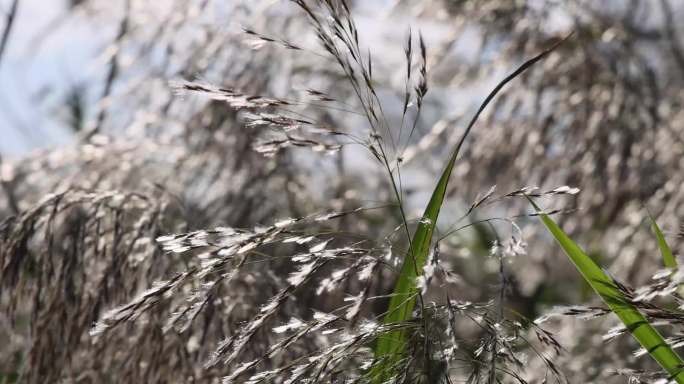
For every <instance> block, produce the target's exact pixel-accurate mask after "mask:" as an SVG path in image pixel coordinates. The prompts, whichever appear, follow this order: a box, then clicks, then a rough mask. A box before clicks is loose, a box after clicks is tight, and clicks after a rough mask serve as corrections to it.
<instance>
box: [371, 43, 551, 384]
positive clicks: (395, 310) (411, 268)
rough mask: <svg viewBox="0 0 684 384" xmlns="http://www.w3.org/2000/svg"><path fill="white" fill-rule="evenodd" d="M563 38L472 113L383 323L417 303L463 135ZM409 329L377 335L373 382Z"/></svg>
mask: <svg viewBox="0 0 684 384" xmlns="http://www.w3.org/2000/svg"><path fill="white" fill-rule="evenodd" d="M564 40H565V39H563V40H561V41H559V42H558V43H556V44H555V45H554V46H552V47H551V48H549V49H547V50H545V51H543V52H541V53H540V54H538V55H537V56H535V57H533V58H532V59H530V60H527V61H526V62H524V63H523V64H522V65H521V66H520V67H518V68H517V69H516V70H515V71H514V72H513V73H511V74H510V75H508V76H507V77H506V78H505V79H503V80H502V81H501V82H500V83H499V84H497V86H496V87H495V88H494V89H493V90H492V91H491V92H490V93H489V95H487V97H486V98H485V100H484V102H483V103H482V104H481V105H480V107H479V108H478V110H477V112H476V113H475V116H473V118H472V120H471V121H470V123H469V124H468V126H467V128H466V130H465V132H464V133H463V135H462V136H461V138H460V140H459V142H458V143H457V144H456V147H455V148H454V150H453V151H452V153H451V157H450V158H449V161H448V163H447V165H446V167H445V168H444V171H443V172H442V174H441V176H440V178H439V181H438V182H437V185H436V186H435V189H434V191H433V192H432V196H431V197H430V200H429V201H428V204H427V207H426V208H425V212H424V213H423V216H422V219H421V220H420V222H419V223H418V227H417V228H416V231H415V232H414V234H413V239H412V240H411V241H410V247H409V252H408V254H407V255H406V257H405V258H404V262H403V265H402V268H401V273H400V274H399V279H398V280H397V282H396V284H395V287H394V293H393V295H392V298H391V299H390V303H389V307H388V309H387V314H386V315H385V318H384V320H383V322H384V323H385V324H393V323H401V322H405V321H408V320H409V319H410V318H411V314H412V312H413V310H414V309H415V306H416V300H417V297H418V296H419V291H418V288H417V286H416V280H417V279H418V277H419V276H420V275H422V273H423V267H424V265H425V263H426V261H427V258H428V253H429V251H430V245H431V243H432V234H433V232H434V229H435V225H436V223H437V218H438V216H439V211H440V209H441V207H442V204H443V202H444V196H445V195H446V191H447V187H448V184H449V178H450V177H451V172H452V171H453V168H454V165H455V164H456V159H457V158H458V155H459V153H460V151H461V147H462V146H463V144H464V142H465V139H466V138H467V137H468V135H469V133H470V131H471V130H472V128H473V126H474V125H475V122H476V121H477V119H478V118H479V116H480V114H481V113H482V111H483V110H484V109H485V107H486V106H487V105H488V104H489V103H490V102H491V101H492V99H494V96H496V94H497V93H498V92H499V91H500V90H501V89H502V88H503V87H504V86H505V85H506V84H507V83H508V82H510V81H511V80H513V79H514V78H516V77H517V76H518V75H520V74H521V73H523V72H524V71H525V70H527V69H528V68H530V67H531V66H533V65H534V64H535V63H537V62H538V61H539V60H541V59H542V58H543V57H545V56H546V55H548V54H549V53H550V52H551V51H553V50H554V49H555V48H556V47H558V45H560V44H561V43H562V42H563V41H564ZM409 332H410V331H409V330H408V329H406V328H402V329H399V330H395V331H390V332H387V333H385V334H383V335H382V336H380V337H379V338H378V341H377V344H376V346H375V358H376V359H377V360H378V361H379V362H378V363H377V364H376V365H375V366H374V368H373V369H372V370H371V371H370V372H369V375H370V378H371V379H372V381H373V382H374V383H382V382H384V381H385V380H386V379H387V378H389V377H391V376H392V372H393V370H394V368H395V367H396V366H397V365H399V362H400V361H401V359H402V357H403V355H404V354H405V352H406V347H407V343H408V341H409Z"/></svg>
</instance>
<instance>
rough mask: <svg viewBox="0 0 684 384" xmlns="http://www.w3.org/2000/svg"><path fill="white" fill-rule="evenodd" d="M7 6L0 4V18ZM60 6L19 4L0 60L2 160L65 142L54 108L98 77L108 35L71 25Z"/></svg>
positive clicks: (54, 1) (52, 0)
mask: <svg viewBox="0 0 684 384" xmlns="http://www.w3.org/2000/svg"><path fill="white" fill-rule="evenodd" d="M10 3H11V0H0V11H1V12H2V13H3V14H5V13H6V12H7V10H8V9H9V6H10ZM66 3H67V2H66V1H63V0H21V1H20V2H19V8H18V11H17V15H16V17H15V20H14V25H13V28H12V31H11V35H10V39H9V43H8V45H7V47H6V51H5V53H4V57H3V59H2V62H0V153H1V154H2V155H3V156H5V157H15V156H18V155H22V154H25V153H27V152H28V151H30V150H32V149H37V148H42V147H47V146H55V145H61V144H64V143H67V142H69V141H70V140H71V139H72V135H71V134H70V133H69V129H68V128H67V126H66V123H65V122H66V118H64V117H63V116H62V115H64V111H63V110H61V109H60V107H59V106H60V105H61V104H62V103H63V99H64V97H65V94H66V91H67V90H69V89H70V88H72V87H75V86H78V85H79V84H84V83H87V82H88V81H89V80H91V79H92V78H94V77H98V76H101V74H100V73H98V72H99V71H101V70H99V71H98V70H97V68H98V66H97V65H96V62H97V60H98V54H99V52H101V50H102V47H103V45H104V44H106V41H107V40H106V39H107V37H108V36H110V35H111V34H112V33H113V31H107V30H102V29H97V28H95V26H94V25H93V24H92V23H89V22H73V19H69V18H67V16H68V15H69V14H68V13H67V12H66V9H67V8H66ZM70 17H71V18H73V17H78V16H73V15H70ZM3 19H4V18H3ZM0 25H3V27H4V23H3V24H0Z"/></svg>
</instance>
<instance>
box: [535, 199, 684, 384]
mask: <svg viewBox="0 0 684 384" xmlns="http://www.w3.org/2000/svg"><path fill="white" fill-rule="evenodd" d="M528 199H529V198H528ZM529 200H530V203H531V204H532V205H533V206H534V208H535V209H536V210H537V212H538V213H539V217H540V218H541V220H542V222H543V223H544V225H545V226H546V228H547V229H548V230H549V232H551V234H552V235H553V237H554V238H555V239H556V241H557V242H558V244H559V245H560V246H561V248H563V251H565V254H566V255H567V256H568V257H569V258H570V260H571V261H572V262H573V264H575V267H577V270H578V271H579V272H580V274H581V275H582V277H584V279H585V280H586V281H587V282H588V283H589V285H591V287H592V288H593V289H594V291H596V293H597V294H598V295H599V296H600V297H601V299H603V301H604V302H605V303H606V304H607V305H608V307H609V308H610V310H611V311H613V313H615V314H616V315H617V316H618V317H619V318H620V320H621V321H622V322H623V323H624V324H625V327H626V328H627V329H628V330H629V332H630V333H631V334H632V336H634V338H635V339H636V340H637V341H638V342H639V344H641V346H642V347H644V349H646V351H648V353H649V354H650V355H651V357H653V359H654V360H655V361H657V362H658V364H660V365H661V366H662V367H663V368H664V369H665V371H667V373H668V374H670V377H671V379H672V380H675V381H676V382H677V383H680V384H682V383H684V370H682V367H684V362H682V359H681V358H680V357H679V355H677V353H676V352H675V351H674V350H673V349H672V348H671V347H670V346H669V345H668V344H667V342H665V340H664V339H663V337H662V336H661V335H660V333H658V331H657V330H656V329H655V328H654V327H653V326H652V325H651V324H649V322H648V320H647V319H646V317H645V316H644V315H643V314H642V313H641V312H639V310H638V309H637V308H636V307H635V306H634V305H632V304H631V303H630V302H629V300H628V299H627V297H626V296H625V295H624V294H623V292H622V291H621V290H620V289H619V288H618V287H617V286H616V284H615V283H614V282H613V279H611V278H610V277H609V276H608V275H607V274H606V273H605V272H604V271H603V270H602V269H601V268H600V267H599V266H598V265H597V264H596V263H595V262H594V260H592V259H591V258H590V257H589V256H587V254H586V253H584V251H583V250H582V248H580V247H579V245H577V244H576V243H575V242H573V241H572V240H571V239H570V238H569V237H568V236H567V235H566V234H565V232H563V230H562V229H561V228H560V227H559V226H558V225H557V224H556V223H555V222H554V221H553V220H552V219H551V218H550V217H549V216H548V215H546V214H545V213H543V212H542V211H541V210H540V209H539V207H538V206H537V205H536V204H535V203H534V202H533V201H532V199H529Z"/></svg>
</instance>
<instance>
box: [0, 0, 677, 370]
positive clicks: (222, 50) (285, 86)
mask: <svg viewBox="0 0 684 384" xmlns="http://www.w3.org/2000/svg"><path fill="white" fill-rule="evenodd" d="M113 3H115V2H106V1H99V0H86V1H80V2H75V3H74V8H73V9H72V11H71V12H72V15H71V16H70V17H73V19H74V20H72V22H77V20H80V19H81V18H89V19H94V20H97V21H98V22H108V23H113V24H114V25H116V26H117V28H116V29H117V31H118V33H117V34H116V36H115V39H114V40H113V41H112V46H111V47H110V48H111V50H110V52H114V53H112V54H111V55H110V56H108V61H107V63H106V65H105V68H104V72H105V73H106V74H107V76H106V78H105V82H106V83H105V85H104V87H101V85H98V87H96V88H95V89H101V88H102V89H103V94H102V98H104V99H106V102H103V103H99V104H97V105H96V106H90V107H92V108H96V110H95V112H94V113H91V115H92V116H91V118H90V119H87V118H86V117H83V118H84V119H85V120H84V121H74V122H73V126H74V127H75V128H78V129H80V130H79V131H78V132H77V133H76V135H77V136H78V141H77V142H76V143H74V144H72V145H69V146H65V147H61V148H54V149H49V150H43V151H39V152H34V153H32V154H30V155H27V156H25V157H23V158H19V159H13V160H7V159H5V160H4V161H3V162H2V163H0V167H1V168H0V181H1V186H2V189H1V192H2V193H0V214H1V215H2V216H0V218H2V223H1V224H0V278H1V288H0V289H1V290H0V309H1V310H0V340H2V341H3V342H2V345H1V346H0V383H12V382H28V383H115V382H116V383H118V382H122V383H123V382H131V383H180V382H187V383H205V382H206V383H219V382H221V383H251V384H256V383H319V382H320V383H328V382H329V383H356V382H359V383H365V382H373V383H378V382H381V381H383V380H384V381H386V382H397V383H418V382H424V383H457V382H466V383H498V382H501V383H545V382H558V383H566V382H570V383H590V382H601V383H613V382H615V383H620V382H626V381H629V382H630V383H642V382H643V383H646V382H667V381H668V379H669V378H672V377H674V376H668V375H667V374H666V373H665V372H664V371H662V370H661V369H660V368H659V367H658V365H657V364H656V363H655V362H653V361H652V360H651V359H650V358H649V356H648V354H649V353H650V352H652V351H645V350H643V349H639V345H638V344H637V343H636V342H635V341H634V340H633V339H632V338H630V337H629V335H624V334H628V333H629V331H630V330H628V329H627V328H625V326H623V325H622V324H621V323H619V322H618V321H617V318H616V317H615V316H613V315H612V314H611V311H610V309H608V307H606V306H604V305H603V303H601V302H600V301H599V300H598V298H597V297H596V296H594V295H593V293H592V292H591V291H590V289H589V288H588V287H587V285H586V284H585V283H584V282H583V281H582V279H581V276H580V275H579V274H577V273H576V271H575V270H574V268H573V267H572V264H571V263H569V262H568V260H567V259H566V258H565V256H563V254H562V253H561V251H560V250H559V248H558V247H557V245H556V244H554V243H553V242H552V241H551V239H550V237H549V236H548V234H547V233H546V232H544V229H543V227H542V226H541V224H539V221H538V218H537V216H539V213H537V212H535V211H534V210H533V209H531V207H530V205H529V202H528V199H534V200H535V201H537V202H538V203H539V204H540V205H543V206H545V208H546V213H548V214H553V215H552V216H553V218H554V219H555V220H557V221H558V222H559V224H560V225H561V226H562V227H563V228H564V229H565V230H566V231H567V232H568V233H569V234H570V235H571V236H572V237H573V238H574V239H575V240H577V241H578V242H579V243H582V244H584V245H585V247H586V249H587V251H588V253H589V254H590V255H591V256H592V257H593V258H594V260H596V261H597V262H598V263H599V264H600V265H601V266H603V267H604V268H606V270H608V271H610V274H611V276H614V279H615V286H616V287H617V289H618V290H619V291H620V292H621V294H623V295H624V296H625V297H626V298H627V300H628V301H629V303H630V304H632V305H634V306H635V307H636V308H638V309H639V310H640V311H641V312H642V313H643V314H645V315H646V317H647V319H648V320H649V321H650V322H651V323H652V324H653V325H654V326H656V327H657V328H658V329H659V330H660V331H661V332H662V333H663V334H664V335H665V336H666V337H667V342H668V344H669V345H670V346H671V347H673V348H677V347H679V346H681V345H684V328H683V324H684V310H682V308H683V307H684V303H682V298H681V296H680V295H679V293H678V292H679V290H678V289H679V286H680V284H681V283H682V282H684V273H683V272H682V271H680V270H678V269H677V268H676V267H675V268H668V269H665V270H662V264H663V259H662V256H661V254H660V252H659V247H658V241H657V240H656V236H655V235H654V234H653V232H652V231H651V230H650V229H649V223H650V222H649V214H650V215H652V217H653V218H655V221H656V222H657V223H658V225H660V227H661V228H663V229H664V232H665V238H666V240H667V243H668V244H669V245H670V247H671V248H672V250H673V252H674V254H675V255H677V253H678V250H679V249H681V246H682V244H683V242H682V239H683V238H684V235H683V232H684V230H680V229H679V228H680V227H679V226H680V221H681V218H682V216H684V188H682V187H683V186H684V172H682V169H681V168H682V166H684V161H683V160H682V159H684V156H683V154H684V109H682V102H684V99H683V97H684V93H682V92H681V89H682V85H684V50H683V49H684V46H682V43H681V41H680V40H681V38H682V35H683V34H684V30H681V31H680V30H678V26H677V23H676V20H677V17H678V16H677V15H679V14H681V11H684V9H682V8H681V7H679V8H677V7H675V5H676V4H674V3H675V2H674V1H672V2H669V1H668V0H661V1H658V2H651V1H646V0H644V1H639V0H634V1H629V2H618V1H616V2H608V3H606V4H602V2H593V1H583V0H572V1H567V2H555V1H515V2H513V1H501V0H477V1H475V0H472V1H453V0H430V1H421V2H413V1H403V0H399V1H395V2H393V4H392V5H388V6H383V7H380V8H383V14H382V16H376V15H371V17H372V18H376V19H377V20H375V21H374V22H375V23H377V24H379V25H381V26H382V25H383V24H385V23H386V24H388V25H394V24H393V23H395V22H396V20H408V24H406V29H401V30H397V27H396V26H393V27H381V28H380V30H383V29H382V28H388V29H389V30H390V31H391V34H393V35H394V36H396V35H397V34H401V36H403V37H402V38H401V39H400V40H398V39H390V41H391V42H394V43H396V46H394V45H390V44H388V45H387V46H385V47H380V46H376V45H374V44H380V43H382V41H381V40H380V39H381V38H382V37H378V31H377V30H376V31H373V30H369V27H368V26H367V25H365V24H367V23H364V26H365V28H361V27H357V22H356V21H355V20H356V18H357V17H363V18H364V19H363V20H364V21H367V19H368V17H369V16H368V15H367V14H364V13H363V12H362V11H361V12H360V16H358V15H357V13H356V12H357V11H356V9H357V7H358V6H361V8H363V4H360V3H362V2H361V1H359V2H353V1H343V0H293V1H283V2H278V3H274V2H267V1H266V2H261V1H255V2H249V3H250V4H249V6H247V5H246V3H245V4H242V3H240V2H237V1H235V2H231V1H229V2H221V1H211V0H210V1H181V0H178V1H173V2H169V4H170V5H169V6H168V9H166V10H165V11H164V12H160V11H159V9H156V8H155V6H154V5H151V3H154V2H144V1H134V0H133V1H128V0H127V1H124V2H123V3H125V4H123V7H122V9H123V11H122V12H120V13H117V12H113V11H112V9H111V8H112V7H113V5H112V4H113ZM214 3H216V4H214ZM219 3H220V4H219ZM355 3H359V4H355ZM671 3H672V4H671ZM673 7H674V9H673ZM677 10H678V11H677ZM66 22H69V20H67V21H66ZM229 24H230V28H228V27H226V26H227V25H229ZM238 25H242V29H239V28H233V27H235V26H238ZM358 25H360V26H361V23H358ZM398 25H403V24H401V23H399V24H398ZM409 25H410V28H409ZM679 29H681V28H679ZM419 31H420V32H419ZM570 33H572V35H571V36H570V37H567V38H566V39H565V40H563V38H565V37H566V36H568V35H569V34H570ZM464 46H465V47H467V49H466V51H468V53H467V54H464V53H463V52H462V51H463V50H464V48H463V47H464ZM551 47H554V48H553V51H550V50H549V48H551ZM545 50H546V51H545ZM540 53H542V55H541V56H538V57H537V58H536V59H535V61H534V63H533V64H534V65H532V63H531V64H530V66H529V68H528V67H526V66H523V67H524V68H521V71H520V72H523V70H525V71H524V72H523V73H521V74H519V76H513V77H511V82H510V84H508V85H507V86H506V87H505V88H503V89H502V90H501V91H500V93H499V94H497V96H496V97H495V98H494V99H493V101H492V103H491V104H490V105H489V106H488V107H487V109H485V110H484V113H483V114H482V116H480V118H479V120H478V121H477V122H475V126H474V127H473V129H472V131H469V130H468V131H467V133H466V134H464V131H465V130H466V127H467V123H468V121H469V119H470V118H471V117H472V116H473V114H474V113H475V108H473V107H477V106H478V105H480V103H481V102H482V100H484V98H485V96H487V94H488V92H489V91H490V90H491V89H493V88H495V86H496V85H497V84H499V83H498V81H500V80H501V79H503V78H504V77H505V76H506V75H507V74H509V73H512V72H513V71H514V70H515V69H516V68H520V67H519V66H520V64H521V63H523V62H524V61H525V60H527V59H530V58H532V57H535V56H536V55H538V54H540ZM537 59H539V60H538V61H536V60H537ZM516 75H517V74H516ZM100 87H101V88H100ZM468 133H469V136H468V135H467V134H468ZM466 136H468V137H467V141H465V145H464V146H463V149H462V151H461V156H460V157H459V158H458V160H457V162H456V166H455V168H454V170H453V174H452V175H451V179H452V183H451V185H450V186H449V188H447V189H446V191H445V201H446V203H445V204H444V206H443V207H442V216H441V217H440V219H439V221H438V225H437V230H436V231H435V235H434V237H433V239H432V242H431V243H430V247H429V248H430V252H429V255H428V257H427V261H426V264H425V266H420V269H421V271H422V273H420V274H419V276H418V277H417V279H416V293H415V297H414V298H413V300H416V298H417V306H416V310H415V311H413V313H412V314H409V315H410V319H409V320H407V321H402V322H398V323H387V322H385V321H383V317H384V316H385V313H386V312H387V311H388V303H389V302H390V296H391V294H392V292H393V287H394V285H395V281H396V280H397V278H398V275H399V272H400V268H401V266H402V263H403V262H404V261H405V260H408V259H409V258H410V257H411V255H410V252H409V251H408V249H409V247H410V246H411V243H410V239H411V234H412V233H413V232H414V231H415V228H416V227H417V226H419V225H420V224H421V223H420V221H421V219H420V218H421V216H420V213H421V211H422V209H423V207H424V206H425V204H426V203H427V201H428V199H429V196H430V195H429V194H430V192H431V191H432V188H434V185H435V181H436V180H437V179H438V176H439V173H438V172H440V171H441V170H442V169H443V167H444V164H445V163H446V159H448V158H449V155H450V153H451V149H452V148H453V147H454V145H455V144H457V143H458V142H459V140H461V141H463V140H464V139H465V138H466ZM459 145H460V144H459ZM580 190H581V191H580ZM649 212H650V213H649ZM422 220H423V222H422V224H430V225H432V224H434V223H425V220H426V219H425V218H424V219H422ZM416 267H417V268H418V266H416ZM652 276H653V277H652ZM637 286H640V288H633V287H637ZM397 330H401V331H402V332H406V334H407V335H409V337H408V339H407V343H406V346H405V347H404V348H405V352H404V353H403V354H401V356H400V358H399V359H398V360H387V361H385V360H383V359H382V358H380V359H378V356H376V355H375V354H374V348H375V344H376V341H377V340H378V338H379V337H380V336H381V335H386V334H388V332H391V331H397ZM388 361H389V362H390V363H391V366H389V367H388V366H387V364H388ZM382 364H385V365H382ZM378 366H383V367H384V368H383V369H384V370H386V371H387V372H389V374H388V373H387V372H383V373H382V375H380V379H379V378H378V377H374V376H373V372H376V371H374V369H376V368H374V367H378Z"/></svg>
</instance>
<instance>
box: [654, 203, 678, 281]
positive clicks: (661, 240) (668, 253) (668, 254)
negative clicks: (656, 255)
mask: <svg viewBox="0 0 684 384" xmlns="http://www.w3.org/2000/svg"><path fill="white" fill-rule="evenodd" d="M648 217H649V218H650V219H651V227H652V228H653V232H655V235H656V238H657V239H658V248H660V254H661V255H663V264H665V267H667V268H677V260H676V259H675V257H674V255H673V254H672V249H670V246H669V245H667V241H666V240H665V236H663V232H662V231H661V230H660V227H658V224H657V223H656V221H655V220H654V219H653V216H651V215H649V216H648Z"/></svg>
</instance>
